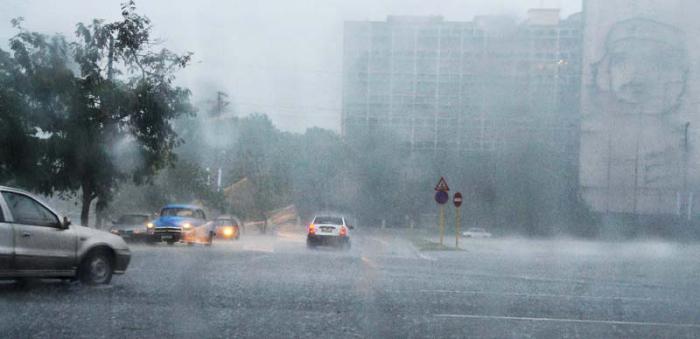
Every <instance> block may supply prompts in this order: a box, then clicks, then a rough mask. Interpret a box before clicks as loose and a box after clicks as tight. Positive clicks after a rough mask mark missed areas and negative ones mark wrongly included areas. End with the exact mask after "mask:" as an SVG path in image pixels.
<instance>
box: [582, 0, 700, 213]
mask: <svg viewBox="0 0 700 339" xmlns="http://www.w3.org/2000/svg"><path fill="white" fill-rule="evenodd" d="M698 11H700V3H698V2H697V1H690V0H648V1H636V0H587V1H585V2H584V13H585V14H584V15H585V22H586V27H585V33H584V38H585V39H584V40H585V41H586V44H585V48H584V54H583V73H582V74H583V86H582V93H583V94H582V101H581V110H582V126H581V156H580V175H579V177H580V184H581V188H582V194H583V198H584V199H585V201H586V202H587V203H588V204H589V205H590V206H591V207H592V208H593V210H595V211H598V212H601V213H613V214H630V215H636V216H639V215H671V216H673V215H676V216H682V217H683V218H688V219H690V218H692V217H693V216H695V215H697V211H698V208H700V204H699V203H698V199H697V198H696V194H697V191H698V190H697V188H698V184H699V183H700V171H698V169H699V168H700V163H699V156H700V148H699V147H697V145H698V144H699V143H700V136H699V135H698V130H699V127H700V114H698V112H699V111H700V110H699V108H700V107H698V105H699V104H700V77H698V71H700V68H699V67H700V65H699V64H698V62H699V61H698V60H700V40H699V39H697V37H698V36H699V35H700V21H698V20H697V15H696V13H698Z"/></svg>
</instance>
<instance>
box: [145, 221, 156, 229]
mask: <svg viewBox="0 0 700 339" xmlns="http://www.w3.org/2000/svg"><path fill="white" fill-rule="evenodd" d="M146 227H147V228H153V227H155V225H153V223H152V222H149V223H148V224H146Z"/></svg>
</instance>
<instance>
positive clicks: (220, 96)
mask: <svg viewBox="0 0 700 339" xmlns="http://www.w3.org/2000/svg"><path fill="white" fill-rule="evenodd" d="M227 98H228V94H226V93H225V92H222V91H217V92H216V103H215V104H214V110H213V111H212V112H211V116H212V117H220V116H221V115H222V114H224V112H225V111H226V107H228V105H230V104H231V103H230V102H228V101H227V100H226V99H227Z"/></svg>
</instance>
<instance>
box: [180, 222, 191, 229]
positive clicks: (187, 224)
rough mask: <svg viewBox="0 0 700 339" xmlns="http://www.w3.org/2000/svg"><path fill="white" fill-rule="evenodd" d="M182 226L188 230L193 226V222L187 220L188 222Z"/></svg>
mask: <svg viewBox="0 0 700 339" xmlns="http://www.w3.org/2000/svg"><path fill="white" fill-rule="evenodd" d="M182 228H184V229H186V230H188V229H190V228H192V224H190V223H188V222H186V223H184V224H182Z"/></svg>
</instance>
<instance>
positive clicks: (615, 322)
mask: <svg viewBox="0 0 700 339" xmlns="http://www.w3.org/2000/svg"><path fill="white" fill-rule="evenodd" d="M434 316H435V317H436V318H446V319H450V318H451V319H479V320H515V321H539V322H558V323H578V324H598V325H629V326H655V327H680V328H700V324H678V323H657V322H641V321H619V320H588V319H568V318H536V317H509V316H498V315H479V314H434Z"/></svg>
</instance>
